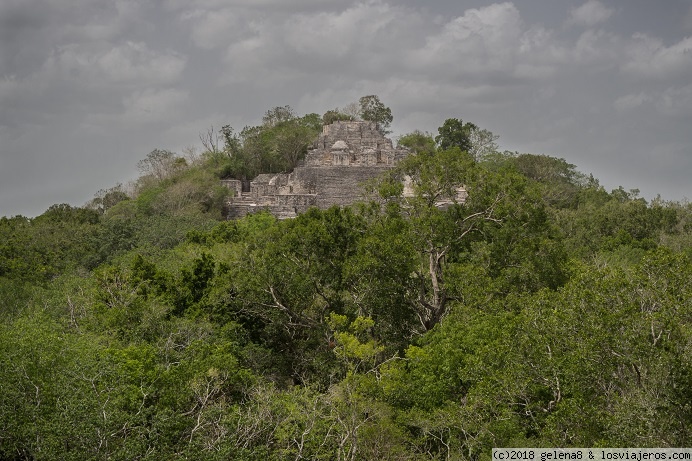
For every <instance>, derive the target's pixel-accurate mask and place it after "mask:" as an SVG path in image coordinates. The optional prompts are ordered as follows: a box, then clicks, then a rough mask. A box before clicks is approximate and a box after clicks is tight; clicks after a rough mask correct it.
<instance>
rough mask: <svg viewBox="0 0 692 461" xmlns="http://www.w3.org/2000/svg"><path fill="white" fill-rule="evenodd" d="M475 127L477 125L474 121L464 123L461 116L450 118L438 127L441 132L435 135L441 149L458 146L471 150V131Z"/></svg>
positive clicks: (464, 149) (467, 150)
mask: <svg viewBox="0 0 692 461" xmlns="http://www.w3.org/2000/svg"><path fill="white" fill-rule="evenodd" d="M474 129H477V127H476V125H474V124H473V123H469V122H467V123H464V122H463V121H462V120H461V119H459V118H448V119H447V120H445V121H444V123H443V124H442V126H441V127H439V128H438V129H437V131H438V133H439V134H438V135H437V136H435V142H437V145H438V146H439V147H440V149H451V148H452V147H458V148H459V149H461V150H463V151H466V152H470V151H471V147H472V144H471V132H472V131H473V130H474Z"/></svg>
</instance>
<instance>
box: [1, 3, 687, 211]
mask: <svg viewBox="0 0 692 461" xmlns="http://www.w3.org/2000/svg"><path fill="white" fill-rule="evenodd" d="M157 5H158V6H157ZM691 11H692V10H691V9H690V7H689V4H687V3H685V2H684V1H678V0H674V1H671V2H669V3H667V4H666V6H661V5H656V4H651V3H650V2H646V1H643V0H641V1H640V0H636V1H635V0H627V1H624V0H612V1H609V2H599V1H596V0H588V1H586V2H580V1H577V0H575V1H570V2H565V4H562V3H558V2H555V3H552V2H551V3H550V4H546V3H545V2H542V1H538V0H527V1H523V2H515V3H511V2H496V3H493V2H492V1H490V0H473V1H472V0H468V1H465V2H456V1H454V2H452V1H451V0H450V1H441V2H435V3H431V4H426V5H425V6H420V3H419V2H412V1H409V2H407V1H402V2H391V1H385V0H370V1H353V0H331V1H322V0H319V1H318V0H302V1H297V2H285V1H279V0H263V1H259V2H257V1H249V0H235V1H231V0H186V1H182V0H162V1H161V2H159V3H143V2H139V1H135V0H120V1H106V0H52V1H50V2H45V1H39V0H22V1H19V0H8V1H6V2H2V4H0V39H1V40H0V215H12V214H16V213H22V214H26V215H36V214H39V213H41V212H42V211H44V210H45V209H46V208H47V207H48V206H50V205H51V204H53V203H59V202H69V203H73V204H82V203H84V202H85V201H87V200H88V199H89V198H90V197H91V196H92V195H93V194H94V193H95V192H96V191H97V190H98V189H101V188H104V187H109V186H112V185H113V184H115V183H117V182H124V181H127V180H128V179H129V178H132V177H133V176H134V175H135V174H136V173H135V165H136V163H137V161H138V160H139V159H141V158H143V157H144V156H145V155H146V154H147V152H149V151H151V150H152V149H154V148H166V149H171V150H177V151H181V150H182V149H183V148H184V147H186V146H191V145H196V144H198V143H199V142H198V139H197V135H198V133H199V132H200V131H204V130H206V128H208V127H209V126H210V125H212V124H213V125H216V126H217V127H218V126H220V125H222V124H226V123H230V124H232V125H233V126H235V127H237V128H242V126H244V125H246V124H252V123H257V122H258V121H259V119H260V118H261V115H262V113H263V112H264V111H265V110H267V109H268V108H270V107H272V106H276V105H284V104H290V105H292V106H293V107H294V108H295V109H296V110H297V111H299V112H319V113H322V112H324V111H326V110H327V109H330V108H334V107H336V106H343V105H345V104H348V103H349V102H353V101H356V100H357V99H358V97H360V96H362V95H365V94H378V95H379V96H380V98H381V99H382V100H383V101H384V102H385V103H386V104H388V105H390V106H391V108H392V110H393V112H394V115H395V120H394V126H393V128H394V129H395V133H396V134H401V133H405V132H408V131H411V130H414V129H421V130H427V131H434V130H436V128H437V126H439V125H441V123H442V122H443V121H444V119H445V118H448V117H461V118H463V119H464V120H469V121H473V122H475V123H477V124H479V125H481V126H483V127H485V128H488V129H490V130H492V131H493V132H495V133H496V134H499V135H500V136H501V138H500V142H501V145H502V147H503V148H507V149H509V150H518V151H524V152H533V153H545V154H549V155H555V156H559V157H565V158H566V159H567V160H568V161H569V162H571V163H575V164H577V165H578V167H579V168H580V169H581V170H582V171H585V172H593V173H594V175H595V176H596V177H598V178H599V179H601V180H602V182H603V184H604V185H606V187H608V188H614V187H617V186H618V185H623V186H624V187H625V188H635V187H637V188H640V189H641V190H642V192H643V193H644V194H645V195H646V196H647V197H653V196H654V195H656V194H657V193H661V194H663V195H664V197H666V198H670V199H682V198H683V197H691V196H692V186H691V185H690V181H689V180H688V177H689V176H690V174H691V173H692V152H690V146H691V145H692V134H690V130H689V128H688V127H689V126H690V122H692V85H690V83H689V75H692V53H690V49H692V42H690V38H689V36H688V34H689V30H692V29H689V24H688V22H689V21H688V22H685V19H684V18H685V17H690V16H689V14H690V12H691ZM657 18H659V19H660V20H658V19H657ZM672 18H678V23H677V24H678V25H677V26H675V27H671V24H674V22H672Z"/></svg>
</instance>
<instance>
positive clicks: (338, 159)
mask: <svg viewBox="0 0 692 461" xmlns="http://www.w3.org/2000/svg"><path fill="white" fill-rule="evenodd" d="M408 154H409V151H408V150H406V149H399V148H394V147H393V145H392V141H391V139H389V138H386V137H384V135H382V133H380V131H379V130H378V129H377V125H376V124H375V123H374V122H362V121H345V122H334V123H332V124H331V125H325V126H324V127H323V128H322V134H320V135H319V137H318V138H317V140H316V141H315V142H314V144H313V146H312V148H310V149H308V152H307V155H306V156H305V160H303V161H302V162H301V163H300V164H299V165H298V166H296V168H295V169H294V170H293V172H291V173H277V174H261V175H259V176H257V177H256V178H255V179H254V180H252V181H251V182H250V184H249V188H248V187H247V185H245V186H246V187H243V183H242V181H240V180H236V179H230V180H224V181H223V183H224V184H225V185H226V186H227V187H230V188H231V189H233V191H234V192H235V193H234V197H232V198H231V199H230V200H229V202H228V219H235V218H241V217H243V216H245V215H247V214H250V213H254V212H257V211H260V210H268V211H269V212H271V213H272V214H274V215H275V216H277V217H278V218H292V217H295V216H297V214H298V213H302V212H304V211H306V210H307V209H308V208H310V207H313V206H315V207H318V208H321V209H326V208H329V207H330V206H332V205H341V206H343V205H351V204H353V203H354V202H356V201H358V200H359V199H361V198H362V197H363V189H362V184H363V182H365V181H367V180H369V179H373V178H375V177H377V176H379V175H380V174H382V173H383V172H384V171H386V170H387V169H390V168H392V167H394V166H395V165H396V164H397V163H398V162H399V161H400V160H401V159H403V158H404V157H406V156H407V155H408ZM248 189H249V190H248Z"/></svg>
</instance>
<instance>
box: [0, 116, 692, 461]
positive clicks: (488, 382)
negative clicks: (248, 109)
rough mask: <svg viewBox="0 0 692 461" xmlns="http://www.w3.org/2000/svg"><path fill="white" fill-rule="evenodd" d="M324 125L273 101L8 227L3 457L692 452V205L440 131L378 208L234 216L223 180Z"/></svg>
mask: <svg viewBox="0 0 692 461" xmlns="http://www.w3.org/2000/svg"><path fill="white" fill-rule="evenodd" d="M349 116H350V115H349ZM455 120H456V119H455ZM457 121H458V122H459V123H458V124H456V125H455V126H456V127H457V128H460V129H461V132H462V134H463V130H464V129H465V127H466V126H468V125H470V124H463V123H461V121H460V120H457ZM321 123H322V120H321V119H320V117H319V116H317V115H315V114H310V115H306V116H303V117H299V116H297V115H295V114H294V113H293V111H292V110H290V108H288V107H287V106H284V107H277V108H275V109H272V110H270V111H268V112H267V114H266V115H265V119H264V120H263V123H262V125H260V126H258V127H248V128H246V129H244V130H242V131H241V132H240V133H236V132H235V131H233V130H232V129H231V128H230V127H224V128H222V130H221V136H222V137H221V138H219V143H220V144H219V148H218V149H217V151H216V152H211V151H210V152H207V153H206V154H205V155H204V156H202V157H200V158H199V159H196V160H194V161H187V160H186V161H182V159H180V157H178V156H177V155H176V154H175V153H171V152H168V151H163V150H155V151H153V152H152V153H150V154H149V155H148V156H147V157H146V158H145V159H144V160H143V162H142V163H141V166H142V167H143V168H142V174H143V176H142V177H141V178H140V179H139V180H138V181H136V182H135V183H134V184H133V185H132V186H128V187H122V186H116V187H115V188H112V189H108V190H105V191H100V192H99V193H97V196H96V198H95V199H94V200H93V201H92V202H91V203H90V204H88V206H85V207H74V206H71V205H66V204H59V205H54V206H52V207H50V208H49V209H48V210H46V212H45V213H43V214H42V215H40V216H38V217H36V218H25V217H22V216H16V217H12V218H8V217H3V218H0V319H2V322H0V458H1V459H10V460H53V459H55V460H58V459H59V460H84V459H113V460H121V459H122V460H131V459H147V460H164V459H210V460H227V459H246V460H262V461H266V460H284V459H330V460H331V459H344V460H345V459H349V460H351V459H391V460H395V459H396V460H433V459H470V460H484V459H490V450H491V449H492V448H493V447H502V446H506V447H510V446H515V447H516V446H525V447H529V446H561V447H585V446H604V447H605V446H610V447H622V446H651V447H675V446H677V447H680V446H683V447H684V446H689V445H690V440H692V433H691V432H690V428H691V427H692V406H691V405H690V402H691V401H692V385H691V383H692V361H691V357H692V208H691V207H690V205H689V204H688V203H677V202H664V201H663V200H660V199H657V200H654V201H652V202H651V203H649V202H647V201H646V200H644V199H642V198H640V197H639V196H638V194H637V191H635V190H632V191H626V190H624V189H622V188H618V189H615V190H613V191H611V192H607V191H606V190H604V189H603V187H601V186H600V185H599V184H598V181H596V180H595V179H594V178H593V177H592V176H586V175H584V174H582V173H580V172H578V171H577V169H576V167H575V166H574V165H571V164H570V163H568V162H567V161H565V160H563V159H559V158H555V157H549V156H544V155H532V154H518V153H509V152H505V153H498V152H496V147H494V146H493V145H492V142H494V140H493V136H492V135H488V133H485V134H483V136H484V138H483V139H486V140H490V141H489V142H490V144H483V145H484V146H486V147H488V149H489V150H490V151H492V152H490V153H483V154H478V153H477V152H474V150H473V149H474V145H475V144H474V143H477V142H479V141H474V139H476V138H474V137H473V136H474V133H476V134H478V133H481V131H478V130H479V129H476V128H474V130H472V131H471V132H470V133H471V136H470V137H469V140H470V142H471V148H470V150H469V149H464V148H463V146H460V145H457V144H452V145H445V146H444V147H443V145H442V142H441V141H444V142H445V143H446V142H450V143H451V142H452V141H451V139H453V138H454V136H456V135H457V134H459V133H458V131H455V130H453V129H451V130H447V129H446V128H445V129H444V130H441V131H440V134H441V135H442V133H443V132H444V133H447V134H445V138H444V139H440V140H437V141H436V140H435V139H433V138H432V136H431V135H429V134H427V133H421V132H414V133H411V134H409V135H405V136H403V137H401V138H400V140H399V144H400V145H402V146H406V147H408V148H409V149H410V150H411V152H412V153H411V155H410V156H408V157H407V158H406V159H405V160H404V161H402V162H401V163H400V164H399V165H398V166H397V167H396V168H394V169H391V170H388V171H387V172H386V174H385V175H383V176H382V177H381V178H379V179H378V180H377V181H375V182H374V183H373V184H371V187H372V188H373V190H374V191H375V192H377V194H372V195H371V197H373V200H372V201H370V202H367V203H360V204H356V205H354V206H351V207H333V208H330V209H327V210H319V209H316V208H314V209H311V210H309V211H308V212H306V213H303V214H301V215H300V216H298V217H297V218H295V219H291V220H278V219H276V218H275V217H273V216H272V215H270V214H268V213H258V214H255V215H250V216H247V217H245V218H243V219H240V220H236V221H224V220H223V219H222V214H221V211H222V208H223V203H224V200H225V197H226V194H228V191H227V190H225V189H223V188H221V186H219V185H218V178H219V176H220V175H221V174H222V173H224V172H229V171H235V172H236V173H238V174H239V175H241V176H242V174H248V175H249V174H252V173H253V172H255V171H260V170H261V169H262V168H286V167H287V165H289V164H290V163H291V162H294V161H299V160H297V159H300V155H301V154H300V152H302V149H303V148H304V144H303V140H304V139H307V138H308V134H309V133H313V134H314V133H316V131H317V130H318V129H319V127H320V125H321ZM452 125H454V124H449V126H448V127H447V128H454V126H452ZM474 127H475V125H474ZM448 131H449V133H448ZM221 144H223V146H222V145H221ZM291 152H292V153H291ZM296 152H298V154H296ZM486 154H487V155H486ZM241 173H242V174H241Z"/></svg>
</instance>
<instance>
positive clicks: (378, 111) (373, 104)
mask: <svg viewBox="0 0 692 461" xmlns="http://www.w3.org/2000/svg"><path fill="white" fill-rule="evenodd" d="M358 102H359V104H360V117H361V118H362V119H363V120H366V121H369V122H375V123H377V127H378V129H379V130H380V131H381V132H382V133H384V134H386V133H389V126H390V125H391V124H392V120H394V117H393V116H392V110H391V109H390V108H389V107H387V106H385V105H384V104H383V103H382V101H380V98H379V97H377V96H376V95H369V96H363V97H362V98H360V100H359V101H358Z"/></svg>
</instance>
